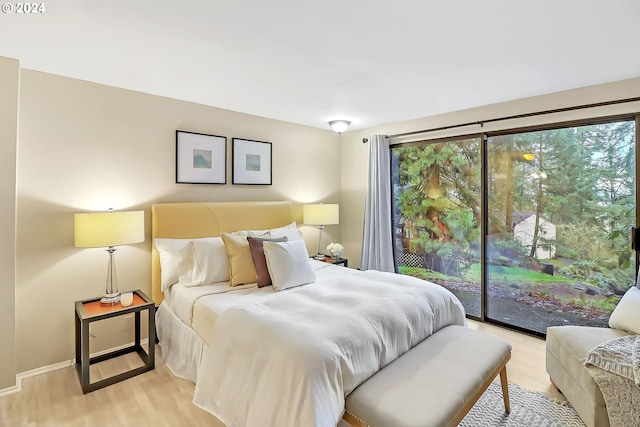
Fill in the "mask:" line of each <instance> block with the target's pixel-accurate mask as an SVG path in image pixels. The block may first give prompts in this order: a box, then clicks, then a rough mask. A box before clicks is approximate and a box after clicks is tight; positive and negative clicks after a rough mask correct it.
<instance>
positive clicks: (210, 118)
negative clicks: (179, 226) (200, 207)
mask: <svg viewBox="0 0 640 427" xmlns="http://www.w3.org/2000/svg"><path fill="white" fill-rule="evenodd" d="M176 129H181V130H188V131H195V132H202V133H210V134H214V135H221V136H227V137H229V140H228V171H227V175H228V176H227V182H228V184H227V185H202V184H200V185H197V184H176V183H175V131H176ZM19 135H20V137H19V140H18V162H17V177H18V184H17V193H18V205H17V206H18V208H17V218H18V219H17V283H16V288H15V292H16V301H17V322H16V323H17V325H16V329H15V330H16V333H17V347H16V348H17V360H18V362H17V365H18V366H17V371H18V372H24V371H27V370H31V369H34V368H38V367H42V366H47V365H50V364H54V363H57V362H61V361H64V360H69V359H71V357H72V354H73V340H74V329H73V328H74V326H73V315H74V306H73V302H74V301H76V300H81V299H86V298H91V297H94V296H98V295H100V294H102V293H104V278H105V275H106V267H107V254H106V253H105V251H104V250H101V249H81V248H75V247H74V246H73V213H75V212H86V211H94V210H106V209H108V208H109V207H112V208H114V209H115V210H124V209H144V210H145V216H146V224H147V240H146V242H145V243H142V244H137V245H131V246H125V247H121V248H120V249H118V251H117V252H116V255H115V256H116V264H117V274H118V281H119V286H120V290H130V289H137V288H139V289H142V290H143V291H144V292H146V293H148V294H149V295H150V280H151V279H150V277H151V273H150V270H151V263H150V260H151V252H150V251H151V241H150V225H151V221H150V206H151V204H153V203H156V202H169V201H171V202H179V201H236V200H292V201H294V202H301V203H306V202H318V201H321V202H332V203H339V202H340V161H339V156H340V149H339V137H338V135H337V134H335V133H334V132H332V131H331V130H328V129H327V130H320V129H315V128H310V127H305V126H300V125H294V124H290V123H285V122H281V121H276V120H271V119H266V118H261V117H256V116H250V115H246V114H241V113H236V112H231V111H227V110H221V109H217V108H213V107H208V106H203V105H198V104H193V103H188V102H182V101H177V100H174V99H169V98H163V97H158V96H152V95H148V94H144V93H139V92H133V91H128V90H123V89H118V88H114V87H109V86H104V85H100V84H95V83H91V82H86V81H80V80H75V79H70V78H65V77H61V76H56V75H52V74H47V73H42V72H37V71H32V70H26V69H23V70H22V80H21V84H20V117H19ZM231 137H241V138H246V139H254V140H259V141H268V142H271V143H272V144H273V145H272V149H273V152H272V158H273V185H271V186H255V185H252V186H241V185H232V184H231V164H230V158H231ZM302 230H303V233H304V234H305V238H307V242H308V245H309V250H310V251H314V250H315V248H316V247H317V240H314V239H317V230H315V229H312V228H310V227H303V228H302ZM339 231H340V230H339V227H327V230H326V232H327V235H326V237H325V238H326V240H327V241H330V240H339V239H340V235H339ZM9 293H10V292H9ZM125 327H126V325H124V326H123V325H120V326H117V325H116V326H109V327H107V328H102V329H100V328H97V329H96V331H94V334H95V335H97V338H95V339H93V340H92V348H91V350H92V351H97V350H100V349H103V348H109V347H110V346H113V345H117V344H120V343H119V342H116V341H115V339H116V338H117V337H118V336H120V337H122V336H123V334H122V331H121V329H124V328H125Z"/></svg>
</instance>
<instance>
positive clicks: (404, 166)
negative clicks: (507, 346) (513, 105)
mask: <svg viewBox="0 0 640 427" xmlns="http://www.w3.org/2000/svg"><path fill="white" fill-rule="evenodd" d="M635 135H636V131H635V122H634V121H631V120H625V121H614V122H607V123H596V124H591V125H587V126H583V125H579V126H566V127H561V128H558V127H555V128H549V129H542V130H540V129H537V130H534V131H529V132H514V133H502V134H484V135H478V136H476V137H466V138H452V139H447V140H437V141H424V142H417V143H410V144H402V145H393V146H392V148H391V158H392V177H393V179H392V183H393V224H394V237H395V240H394V246H395V256H396V260H395V261H396V265H397V269H398V271H399V272H400V273H403V274H409V275H413V276H417V277H421V278H424V279H427V280H429V281H432V282H435V283H437V284H440V285H442V286H444V287H446V288H447V289H449V290H451V291H452V292H453V293H454V294H456V295H457V296H458V298H459V299H460V300H461V301H462V303H463V305H464V307H465V309H466V311H467V314H468V315H470V316H472V317H477V318H482V319H487V320H490V321H493V322H497V323H503V324H507V325H511V326H514V327H516V328H519V329H524V330H528V331H531V332H533V333H538V334H544V333H546V328H547V327H548V326H553V325H565V324H574V325H597V326H606V325H607V320H608V318H609V315H610V313H611V311H612V310H613V308H614V307H615V306H616V304H617V303H618V302H619V300H620V298H621V296H622V295H623V294H624V292H625V291H626V290H627V289H628V288H629V287H630V286H632V285H633V284H634V283H635V280H634V279H635V276H634V274H635V263H634V262H633V261H634V260H633V257H632V252H631V244H630V237H631V231H630V229H631V227H632V226H634V225H635V223H636V206H635V200H636V194H635V192H636V190H635V188H636V168H635V165H636V141H635ZM482 141H484V143H482ZM483 153H484V154H485V159H486V160H485V162H486V163H485V167H484V170H485V173H484V176H483V175H482V173H481V170H482V168H481V159H482V158H483ZM483 198H484V201H485V202H484V203H481V201H482V200H483ZM483 224H484V227H483V226H482V225H483ZM483 231H484V234H483ZM481 248H484V251H482V250H481Z"/></svg>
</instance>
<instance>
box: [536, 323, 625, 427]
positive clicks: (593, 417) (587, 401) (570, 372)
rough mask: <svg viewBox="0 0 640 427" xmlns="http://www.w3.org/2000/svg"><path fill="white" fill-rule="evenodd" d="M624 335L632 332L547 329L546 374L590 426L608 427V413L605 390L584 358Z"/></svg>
mask: <svg viewBox="0 0 640 427" xmlns="http://www.w3.org/2000/svg"><path fill="white" fill-rule="evenodd" d="M625 335H629V333H628V332H625V331H622V330H620V329H613V328H594V327H587V326H553V327H550V328H547V343H546V364H547V373H548V374H549V377H551V381H552V382H553V384H554V386H555V387H556V388H557V389H558V390H559V391H560V392H561V393H562V394H563V395H564V397H566V398H567V400H568V401H569V403H571V406H573V407H574V408H575V410H576V412H577V413H578V415H580V418H582V421H584V423H585V424H586V425H587V426H588V427H609V416H608V415H607V406H606V404H605V402H604V398H603V397H602V392H601V391H600V388H599V387H598V385H597V384H596V382H595V380H594V379H593V377H592V376H591V374H589V371H587V368H585V367H584V365H583V364H582V359H584V357H585V356H586V355H587V353H588V352H589V350H591V349H592V348H594V347H595V346H597V345H599V344H602V343H604V342H606V341H609V340H612V339H615V338H620V337H623V336H625Z"/></svg>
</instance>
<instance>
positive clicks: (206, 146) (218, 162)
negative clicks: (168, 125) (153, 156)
mask: <svg viewBox="0 0 640 427" xmlns="http://www.w3.org/2000/svg"><path fill="white" fill-rule="evenodd" d="M176 183H177V184H226V183H227V138H226V137H224V136H217V135H208V134H205V133H197V132H187V131H182V130H178V131H176Z"/></svg>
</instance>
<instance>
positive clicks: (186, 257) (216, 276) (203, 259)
mask: <svg viewBox="0 0 640 427" xmlns="http://www.w3.org/2000/svg"><path fill="white" fill-rule="evenodd" d="M180 255H181V259H180V261H179V262H178V281H179V282H180V284H182V285H184V286H200V285H207V284H209V283H217V282H224V281H227V280H229V256H228V255H227V251H226V249H225V248H224V242H223V241H222V238H220V237H216V238H215V240H213V241H204V242H203V241H199V240H194V241H191V242H189V244H188V245H187V246H185V247H184V248H182V249H180Z"/></svg>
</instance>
